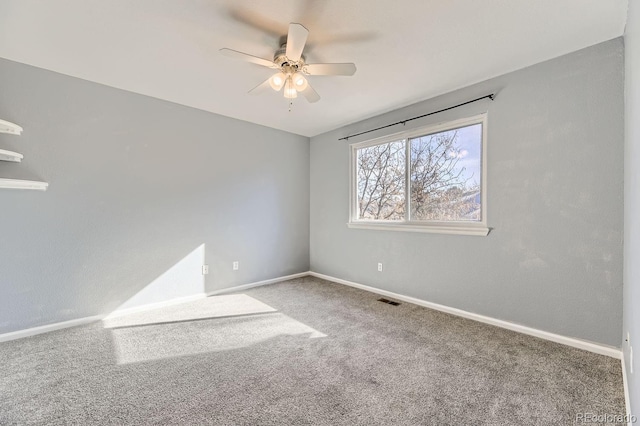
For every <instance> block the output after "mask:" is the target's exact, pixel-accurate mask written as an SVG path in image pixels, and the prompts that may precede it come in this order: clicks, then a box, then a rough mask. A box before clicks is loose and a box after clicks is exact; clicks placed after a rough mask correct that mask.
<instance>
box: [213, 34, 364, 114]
mask: <svg viewBox="0 0 640 426" xmlns="http://www.w3.org/2000/svg"><path fill="white" fill-rule="evenodd" d="M308 36H309V30H307V29H306V28H305V27H304V26H302V25H300V24H296V23H293V22H292V23H290V24H289V33H288V34H287V42H286V43H285V44H283V45H282V46H280V49H278V50H276V52H275V54H274V55H273V61H270V60H268V59H263V58H259V57H257V56H253V55H249V54H247V53H242V52H238V51H237V50H233V49H227V48H224V49H220V53H222V54H223V55H225V56H230V57H233V58H237V59H242V60H244V61H247V62H251V63H254V64H257V65H261V66H263V67H267V68H272V69H274V70H277V72H276V73H275V74H274V75H272V76H271V77H269V78H268V79H267V80H265V81H264V82H263V83H261V84H259V85H258V86H256V87H254V88H253V89H251V90H250V91H249V94H251V95H258V94H260V93H263V92H265V91H266V90H268V89H269V88H272V89H273V90H275V91H276V92H279V91H280V90H281V89H282V88H283V87H284V97H285V98H287V99H289V100H291V99H294V98H296V97H298V93H300V94H302V96H304V97H305V98H306V99H307V101H309V102H318V101H319V100H320V95H318V93H317V92H316V91H315V90H314V89H313V87H311V85H310V84H309V82H308V81H307V79H306V77H305V76H308V75H345V76H351V75H353V74H355V72H356V65H355V64H352V63H346V64H307V63H306V62H305V57H304V55H303V54H302V52H303V50H304V46H305V44H306V43H307V37H308Z"/></svg>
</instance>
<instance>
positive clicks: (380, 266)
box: [378, 262, 382, 272]
mask: <svg viewBox="0 0 640 426" xmlns="http://www.w3.org/2000/svg"><path fill="white" fill-rule="evenodd" d="M378 272H382V262H378Z"/></svg>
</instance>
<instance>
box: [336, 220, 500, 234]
mask: <svg viewBox="0 0 640 426" xmlns="http://www.w3.org/2000/svg"><path fill="white" fill-rule="evenodd" d="M347 226H348V227H349V228H352V229H372V230H377V231H402V232H426V233H431V234H453V235H475V236H479V237H486V236H487V235H488V234H489V231H490V228H487V227H486V226H482V225H480V226H478V225H413V224H404V223H403V224H400V223H398V224H396V223H366V222H349V223H347Z"/></svg>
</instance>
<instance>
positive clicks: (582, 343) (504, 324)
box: [309, 272, 622, 359]
mask: <svg viewBox="0 0 640 426" xmlns="http://www.w3.org/2000/svg"><path fill="white" fill-rule="evenodd" d="M309 275H311V276H312V277H317V278H321V279H323V280H327V281H332V282H335V283H338V284H344V285H347V286H349V287H355V288H359V289H361V290H366V291H370V292H372V293H377V294H381V295H383V296H388V297H391V298H393V299H397V300H402V301H404V302H408V303H413V304H414V305H419V306H424V307H425V308H430V309H434V310H436V311H441V312H446V313H448V314H452V315H456V316H459V317H463V318H467V319H471V320H474V321H479V322H483V323H485V324H491V325H495V326H497V327H501V328H506V329H508V330H512V331H517V332H518V333H522V334H528V335H530V336H535V337H539V338H541V339H545V340H550V341H552V342H556V343H561V344H563V345H567V346H572V347H574V348H578V349H584V350H586V351H589V352H594V353H597V354H600V355H606V356H610V357H612V358H616V359H621V358H622V352H621V351H620V349H619V348H615V347H613V346H607V345H602V344H599V343H593V342H589V341H587V340H582V339H576V338H573V337H566V336H562V335H560V334H555V333H550V332H548V331H543V330H538V329H536V328H531V327H527V326H525V325H520V324H516V323H512V322H509V321H504V320H499V319H496V318H491V317H487V316H484V315H479V314H474V313H472V312H467V311H463V310H462V309H457V308H451V307H449V306H445V305H440V304H437V303H432V302H427V301H426V300H422V299H417V298H415V297H410V296H403V295H401V294H398V293H393V292H391V291H387V290H381V289H378V288H375V287H370V286H368V285H364V284H358V283H354V282H352V281H347V280H343V279H341V278H335V277H332V276H329V275H324V274H319V273H317V272H309Z"/></svg>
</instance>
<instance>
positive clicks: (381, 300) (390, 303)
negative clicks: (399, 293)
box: [378, 297, 400, 306]
mask: <svg viewBox="0 0 640 426" xmlns="http://www.w3.org/2000/svg"><path fill="white" fill-rule="evenodd" d="M378 302H383V303H386V304H389V305H393V306H398V305H399V304H400V302H394V301H393V300H389V299H385V298H384V297H383V298H381V299H378Z"/></svg>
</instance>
